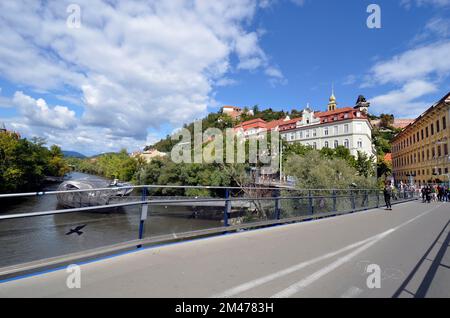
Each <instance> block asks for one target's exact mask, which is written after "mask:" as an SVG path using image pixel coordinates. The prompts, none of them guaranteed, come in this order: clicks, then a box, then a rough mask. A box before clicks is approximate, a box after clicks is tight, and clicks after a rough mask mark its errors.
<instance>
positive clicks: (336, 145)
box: [334, 140, 339, 148]
mask: <svg viewBox="0 0 450 318" xmlns="http://www.w3.org/2000/svg"><path fill="white" fill-rule="evenodd" d="M337 147H339V141H337V140H335V141H334V148H337Z"/></svg>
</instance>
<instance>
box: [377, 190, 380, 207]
mask: <svg viewBox="0 0 450 318" xmlns="http://www.w3.org/2000/svg"><path fill="white" fill-rule="evenodd" d="M378 208H380V191H378V190H377V209H378Z"/></svg>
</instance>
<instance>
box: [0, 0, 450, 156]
mask: <svg viewBox="0 0 450 318" xmlns="http://www.w3.org/2000/svg"><path fill="white" fill-rule="evenodd" d="M374 2H375V3H377V4H378V5H380V7H381V19H382V20H381V21H382V27H381V29H369V28H368V27H367V25H366V20H367V17H368V16H369V13H367V12H366V9H367V6H368V5H369V4H370V3H374ZM73 4H75V5H76V6H75V7H78V8H80V17H81V21H80V27H79V28H73V27H69V26H74V25H76V19H75V20H74V19H73V17H76V11H75V14H74V11H73V8H74V6H73ZM71 5H72V6H71ZM74 23H75V24H74ZM449 56H450V0H398V1H394V0H379V1H373V0H372V1H364V0H348V1H334V0H328V1H327V0H218V1H210V0H170V1H165V0H164V1H163V0H148V1H144V0H135V1H129V0H127V1H121V0H103V1H102V0H71V1H61V0H54V1H53V0H47V1H37V0H14V1H1V2H0V122H5V124H6V126H8V127H9V128H11V129H15V130H18V131H19V132H20V133H21V134H22V135H23V136H26V137H32V136H41V137H45V138H46V139H47V140H48V142H49V144H53V143H55V144H58V145H60V146H62V148H63V149H65V150H76V151H80V152H82V153H84V154H96V153H100V152H106V151H116V150H119V149H121V148H127V149H128V150H129V151H133V150H136V149H139V148H141V147H143V146H144V145H146V144H151V143H153V142H155V141H156V140H158V139H159V138H160V137H163V136H165V135H166V134H168V133H170V132H171V131H172V130H173V129H175V128H177V127H180V126H181V125H182V124H183V123H186V122H190V121H192V120H193V119H196V118H201V117H203V116H204V115H205V114H206V113H208V112H211V111H217V110H218V109H219V108H220V106H221V105H238V106H253V105H255V104H258V105H259V106H260V107H261V108H265V107H272V108H274V109H280V110H281V109H284V110H290V109H292V108H296V109H302V108H303V107H305V105H306V103H310V104H311V105H312V106H313V107H314V108H315V109H317V110H323V109H324V108H325V107H326V103H327V101H328V97H329V95H330V90H331V85H332V83H334V86H335V91H336V96H337V98H338V102H339V103H340V106H348V105H353V104H354V102H355V100H356V97H357V96H358V95H359V94H363V95H365V96H366V97H367V98H368V99H370V100H371V102H372V112H373V113H381V112H390V113H394V114H395V115H397V116H400V117H415V116H416V115H418V114H420V113H421V112H422V111H423V110H425V108H427V107H428V106H430V105H431V104H433V103H434V102H435V101H436V100H438V99H439V98H441V97H442V96H443V95H444V94H446V93H447V92H448V91H450V58H449Z"/></svg>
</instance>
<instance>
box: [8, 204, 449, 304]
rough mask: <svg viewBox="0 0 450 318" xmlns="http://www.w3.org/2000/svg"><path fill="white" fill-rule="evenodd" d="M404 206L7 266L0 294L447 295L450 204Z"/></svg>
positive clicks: (305, 218)
mask: <svg viewBox="0 0 450 318" xmlns="http://www.w3.org/2000/svg"><path fill="white" fill-rule="evenodd" d="M321 197H324V196H323V195H321ZM351 197H352V198H354V195H351ZM314 199H317V198H314ZM406 199H407V198H405V200H403V201H402V202H401V203H400V202H399V204H396V205H395V206H394V210H393V211H387V210H384V208H383V207H382V206H381V205H380V204H376V205H378V206H374V207H371V206H370V202H371V200H368V201H367V202H369V203H367V206H365V207H364V206H361V207H360V208H356V209H353V208H352V209H350V210H349V211H345V213H344V212H342V213H340V211H332V212H331V213H316V214H315V215H314V214H313V215H311V214H308V216H305V215H304V216H302V217H301V218H302V219H301V220H300V219H298V220H294V218H293V217H292V216H291V218H283V217H281V218H277V219H276V220H277V222H273V223H272V224H270V225H272V226H270V227H267V226H266V225H267V224H262V223H264V222H268V220H266V221H258V222H259V224H258V225H257V223H255V222H252V223H250V224H252V226H250V228H253V230H243V229H248V228H249V226H247V227H244V226H237V225H235V226H234V227H233V225H229V226H228V229H229V231H226V232H224V231H223V227H221V232H216V233H215V234H216V235H214V236H210V235H209V234H210V233H207V232H201V233H202V235H197V236H195V237H193V236H191V238H194V239H192V240H189V241H177V242H169V241H167V240H166V243H160V244H158V245H149V246H146V245H145V243H148V242H145V241H142V240H141V241H138V243H139V244H141V243H142V244H143V245H142V246H140V248H138V249H128V250H122V251H120V252H119V251H115V252H112V253H110V254H107V255H103V256H102V257H100V256H97V257H94V258H90V259H87V260H81V261H74V259H72V258H67V259H66V264H65V265H64V266H59V267H58V266H56V264H57V263H56V262H55V260H54V259H51V260H52V261H49V259H47V260H40V261H39V262H37V263H36V262H34V263H33V262H30V263H28V265H26V264H25V265H23V264H19V265H14V266H9V267H4V268H1V269H0V275H2V274H3V276H2V277H3V278H1V281H0V297H183V298H185V297H212V298H229V297H273V298H286V297H344V298H350V297H450V288H449V287H448V286H450V253H449V252H448V247H449V244H450V208H449V207H450V203H447V202H434V203H431V204H427V203H422V202H421V201H419V200H417V199H416V198H410V197H409V198H408V200H406ZM276 200H277V199H276V198H274V201H275V207H276ZM295 200H298V199H295ZM330 200H331V202H332V201H333V198H332V197H330ZM313 202H314V201H313ZM377 203H378V202H377ZM127 204H128V203H127ZM226 205H227V204H226ZM353 207H355V206H354V205H353ZM338 210H339V209H338ZM297 218H300V217H299V216H298V217H297ZM283 220H285V221H283ZM272 221H273V220H272ZM298 221H303V222H298ZM0 222H1V221H0ZM253 225H254V226H253ZM217 234H219V235H217ZM81 237H82V236H81ZM128 243H129V242H128ZM132 244H137V243H136V242H134V243H132ZM122 248H123V246H122ZM78 256H80V255H78ZM63 260H64V257H62V258H61V257H60V258H59V261H60V262H61V263H60V264H63V263H64V262H63ZM46 262H48V264H47V265H48V266H47V267H46V266H45V263H46ZM70 262H73V263H76V264H78V265H79V266H80V269H81V288H79V289H77V288H75V289H69V288H68V287H67V285H66V281H67V277H68V275H69V274H68V273H67V271H66V265H67V264H68V263H70ZM30 264H31V265H30ZM33 264H34V265H36V264H39V266H32V265H33ZM50 265H51V266H50ZM27 266H29V267H28V268H29V270H28V271H26V270H25V269H26V267H27ZM20 268H22V272H20V271H19V270H18V269H20ZM30 268H31V270H30ZM373 268H375V269H379V274H380V285H379V286H375V287H374V286H371V285H370V284H368V280H370V277H373V276H371V275H372V274H373V273H376V270H375V271H373V272H372V270H371V269H373ZM8 273H9V274H8ZM11 273H15V274H11ZM378 287H379V288H378Z"/></svg>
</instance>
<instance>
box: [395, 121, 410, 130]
mask: <svg viewBox="0 0 450 318" xmlns="http://www.w3.org/2000/svg"><path fill="white" fill-rule="evenodd" d="M413 122H414V119H394V124H393V125H392V126H394V128H401V129H403V128H405V127H406V126H408V125H409V124H411V123H413Z"/></svg>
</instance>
